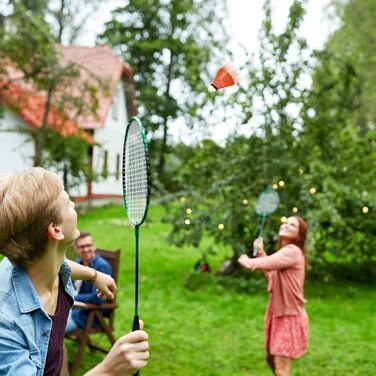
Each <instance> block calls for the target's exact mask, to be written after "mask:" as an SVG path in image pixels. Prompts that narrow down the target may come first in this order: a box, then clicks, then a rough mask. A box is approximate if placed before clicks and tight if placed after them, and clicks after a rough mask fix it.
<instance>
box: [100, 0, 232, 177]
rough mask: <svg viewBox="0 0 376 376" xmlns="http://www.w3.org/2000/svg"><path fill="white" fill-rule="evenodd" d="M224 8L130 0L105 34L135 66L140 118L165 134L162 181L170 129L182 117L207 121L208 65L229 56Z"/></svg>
mask: <svg viewBox="0 0 376 376" xmlns="http://www.w3.org/2000/svg"><path fill="white" fill-rule="evenodd" d="M224 9H225V3H224V2H223V1H222V0H210V1H208V0H205V1H204V0H168V1H161V0H130V1H129V2H128V4H127V5H126V6H124V7H122V8H118V9H116V10H115V11H114V12H113V19H112V20H111V21H110V22H108V23H107V24H106V31H105V32H104V33H103V34H102V35H101V36H100V41H104V42H107V43H109V44H110V45H111V46H113V47H114V48H115V50H116V51H118V52H119V54H121V55H122V56H123V57H124V59H125V60H126V61H127V62H129V64H130V65H131V66H132V68H133V69H134V79H135V87H136V96H137V101H138V104H139V112H140V116H141V117H145V118H147V123H148V125H149V126H150V128H151V131H153V132H155V135H160V138H161V142H160V147H159V151H158V158H157V163H156V169H157V173H158V176H159V178H160V179H161V178H162V176H163V172H164V169H165V153H166V151H167V144H168V131H169V128H170V127H171V125H172V124H173V122H174V121H176V119H177V118H178V117H179V116H181V117H183V118H184V121H185V122H186V124H192V123H193V122H195V123H196V124H197V123H200V122H201V123H202V122H203V119H202V117H200V114H201V113H202V111H201V110H202V107H203V104H205V103H206V102H208V99H207V94H206V92H207V90H206V85H207V82H209V79H208V77H209V74H208V65H209V63H210V62H213V61H216V60H217V61H223V60H224V59H226V58H227V56H228V54H227V52H226V51H225V47H224V46H225V43H226V38H227V37H226V34H225V31H224V26H222V25H225V21H224V20H223V15H224V14H226V12H225V11H224ZM216 65H217V64H216ZM204 82H206V84H205V83H204Z"/></svg>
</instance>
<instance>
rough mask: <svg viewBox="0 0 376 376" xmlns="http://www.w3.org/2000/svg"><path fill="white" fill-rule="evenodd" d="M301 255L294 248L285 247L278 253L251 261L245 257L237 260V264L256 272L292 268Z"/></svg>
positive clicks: (297, 249)
mask: <svg viewBox="0 0 376 376" xmlns="http://www.w3.org/2000/svg"><path fill="white" fill-rule="evenodd" d="M299 255H301V251H300V250H299V248H298V247H296V246H286V247H283V248H281V249H280V250H279V251H278V252H276V253H274V254H272V255H270V256H266V257H258V258H256V259H251V258H249V257H248V256H246V255H242V256H240V258H239V260H238V261H239V263H240V264H241V265H242V266H244V267H245V268H247V269H251V270H256V269H261V270H276V269H285V268H289V267H291V266H294V265H295V264H296V263H297V260H298V259H299Z"/></svg>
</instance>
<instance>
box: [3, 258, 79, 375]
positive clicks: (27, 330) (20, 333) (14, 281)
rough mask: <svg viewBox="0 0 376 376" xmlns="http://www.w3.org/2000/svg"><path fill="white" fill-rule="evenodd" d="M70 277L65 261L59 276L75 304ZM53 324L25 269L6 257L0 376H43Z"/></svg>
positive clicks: (4, 262) (4, 260)
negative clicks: (17, 266) (16, 265)
mask: <svg viewBox="0 0 376 376" xmlns="http://www.w3.org/2000/svg"><path fill="white" fill-rule="evenodd" d="M70 274H71V269H70V268H69V266H68V265H67V264H66V262H65V261H64V263H63V264H62V266H61V268H60V275H61V278H62V281H63V284H64V286H65V291H66V292H67V293H68V294H69V295H70V296H71V297H72V301H73V300H74V298H73V296H74V295H73V286H72V281H71V279H70ZM51 323H52V321H51V319H50V317H49V316H48V313H47V312H45V311H44V309H43V307H42V304H41V302H40V300H39V297H38V295H37V293H36V291H35V289H34V286H33V284H32V282H31V280H30V278H29V275H28V274H27V271H26V269H24V268H16V267H15V266H13V265H12V264H11V262H10V261H9V260H8V259H7V258H4V259H3V261H1V263H0V376H5V375H7V376H42V375H43V372H44V366H45V363H46V357H47V350H48V342H49V338H50V332H51Z"/></svg>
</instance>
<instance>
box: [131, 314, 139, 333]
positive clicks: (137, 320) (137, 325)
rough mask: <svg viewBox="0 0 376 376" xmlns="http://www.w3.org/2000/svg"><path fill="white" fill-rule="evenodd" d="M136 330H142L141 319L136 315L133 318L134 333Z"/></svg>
mask: <svg viewBox="0 0 376 376" xmlns="http://www.w3.org/2000/svg"><path fill="white" fill-rule="evenodd" d="M135 330H140V319H139V317H138V315H134V318H133V325H132V332H134V331H135Z"/></svg>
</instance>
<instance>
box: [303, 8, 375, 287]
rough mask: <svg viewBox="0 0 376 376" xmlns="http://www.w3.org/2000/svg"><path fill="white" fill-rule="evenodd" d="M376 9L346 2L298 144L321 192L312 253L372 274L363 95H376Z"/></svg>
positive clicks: (369, 144) (370, 128)
mask: <svg viewBox="0 0 376 376" xmlns="http://www.w3.org/2000/svg"><path fill="white" fill-rule="evenodd" d="M341 9H342V8H341ZM375 12H376V8H375V4H374V2H368V1H349V2H348V3H346V5H345V6H344V8H343V9H342V11H341V13H340V16H341V20H342V21H341V26H340V28H339V29H338V30H337V31H336V32H335V33H334V34H333V35H332V36H331V38H330V39H329V40H328V42H327V44H326V46H325V48H324V50H323V51H321V52H320V53H318V54H317V55H316V58H317V66H316V68H315V70H314V72H313V76H312V77H313V85H312V89H311V90H310V93H309V95H308V96H307V101H306V105H305V107H304V109H303V113H304V115H303V116H304V124H305V126H304V132H303V135H302V143H301V144H302V147H304V149H305V150H310V156H311V160H306V162H307V166H306V175H305V180H306V181H307V182H309V184H311V185H314V186H315V187H316V188H317V191H318V194H317V195H315V196H316V197H315V201H316V205H315V206H314V207H312V208H311V210H310V212H309V217H310V221H311V223H312V227H313V229H314V231H313V232H312V238H313V240H314V245H315V259H314V260H315V261H316V264H319V265H320V263H324V265H325V266H326V267H328V268H330V269H331V270H334V271H335V272H336V273H339V274H342V275H346V276H347V277H353V278H354V277H356V278H364V279H367V278H368V279H369V280H371V279H372V278H374V276H375V275H376V258H375V256H374V252H373V248H374V243H375V240H376V239H375V235H374V234H375V233H376V227H375V219H376V218H375V212H374V208H375V202H376V190H375V185H374V181H375V178H376V175H375V169H374V168H372V167H370V166H373V165H374V164H375V160H376V154H375V134H376V133H375V120H376V119H375V117H374V114H375V113H374V109H373V107H372V108H371V106H370V104H369V101H368V100H369V98H372V97H374V90H371V89H370V87H372V86H374V84H375V82H376V65H375V64H374V62H373V60H374V59H373V57H371V56H370V51H371V53H372V48H373V47H374V44H373V45H372V44H368V43H366V40H367V41H372V40H376V33H375V31H374V28H373V27H371V20H372V19H373V17H374V16H375ZM359 14H363V15H364V18H363V19H362V23H363V24H362V25H360V24H359V19H358V16H359ZM355 26H356V27H355ZM358 27H359V30H356V29H357V28H358ZM363 208H364V209H363ZM363 210H366V213H364V212H363ZM367 210H368V212H367ZM320 267H321V269H322V265H321V266H320Z"/></svg>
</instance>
